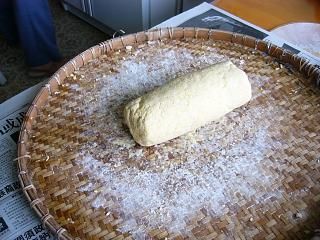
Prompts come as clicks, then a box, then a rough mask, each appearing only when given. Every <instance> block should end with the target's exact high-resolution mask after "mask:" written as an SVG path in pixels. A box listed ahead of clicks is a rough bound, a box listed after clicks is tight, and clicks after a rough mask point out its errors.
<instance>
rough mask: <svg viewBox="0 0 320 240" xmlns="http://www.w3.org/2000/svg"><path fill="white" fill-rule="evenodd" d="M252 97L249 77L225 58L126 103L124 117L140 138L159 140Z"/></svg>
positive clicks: (145, 141)
mask: <svg viewBox="0 0 320 240" xmlns="http://www.w3.org/2000/svg"><path fill="white" fill-rule="evenodd" d="M250 98H251V85H250V83H249V81H248V77H247V75H246V74H245V72H243V71H242V70H241V69H239V68H237V67H236V66H235V65H234V64H233V63H232V62H230V61H226V62H221V63H218V64H215V65H212V66H209V67H207V68H204V69H201V70H199V71H195V72H191V73H188V74H186V75H184V76H181V77H178V78H176V79H174V80H172V81H169V82H168V83H166V84H164V85H163V86H160V87H158V88H156V89H155V90H153V91H151V92H149V93H147V94H145V95H143V96H141V97H139V98H137V99H135V100H133V101H131V102H130V103H128V104H127V105H126V106H125V109H124V120H125V123H126V124H127V126H128V127H129V129H130V132H131V134H132V136H133V138H134V140H135V141H136V142H138V143H139V144H140V145H142V146H151V145H155V144H159V143H162V142H165V141H168V140H170V139H173V138H176V137H178V136H180V135H182V134H185V133H187V132H190V131H192V130H195V129H197V128H199V127H201V126H203V125H205V124H207V123H209V122H211V121H214V120H217V119H219V118H221V117H222V116H223V115H225V114H227V113H228V112H230V111H232V110H234V109H235V108H237V107H240V106H241V105H243V104H245V103H247V102H248V101H249V100H250Z"/></svg>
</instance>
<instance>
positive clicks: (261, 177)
mask: <svg viewBox="0 0 320 240" xmlns="http://www.w3.org/2000/svg"><path fill="white" fill-rule="evenodd" d="M204 50H205V49H204ZM139 51H140V50H139V49H136V50H132V57H131V58H130V57H129V58H127V59H124V60H123V61H122V63H121V66H118V69H120V70H119V72H116V73H114V74H111V75H108V76H101V77H100V78H98V79H97V84H99V86H100V88H98V89H99V90H94V91H97V92H96V93H95V95H96V96H98V100H97V103H96V104H92V105H90V104H89V103H91V99H90V98H89V97H85V100H84V101H87V105H88V106H89V107H87V108H86V111H85V115H86V116H87V118H88V119H91V118H94V121H93V122H92V124H93V126H92V129H91V130H90V131H89V130H88V132H87V133H86V134H87V135H90V136H91V135H95V133H96V135H99V136H100V137H99V138H97V140H96V142H93V143H88V144H87V145H86V146H85V147H83V148H82V151H81V152H80V153H79V157H78V159H77V161H78V163H79V165H81V166H82V168H83V172H84V173H85V174H86V175H87V176H88V177H89V180H90V182H91V183H89V184H87V185H85V186H82V187H80V188H79V189H78V190H79V191H83V192H88V193H90V194H89V198H91V199H92V201H91V204H92V207H93V208H104V209H106V211H107V213H106V218H108V217H110V215H112V216H116V217H117V218H118V219H119V224H118V230H119V231H121V232H129V233H131V234H132V235H133V236H134V238H136V239H145V237H146V236H148V233H149V232H150V231H151V230H153V229H156V228H159V229H160V228H164V229H167V230H168V231H169V232H172V233H175V232H181V233H184V234H185V235H186V236H189V233H188V231H184V229H186V228H187V226H188V223H189V222H190V221H193V219H194V218H195V217H196V216H202V217H201V219H200V222H201V221H205V217H206V216H211V217H219V216H222V215H223V214H225V213H227V212H228V211H231V210H230V209H232V207H233V206H241V204H242V202H243V200H244V199H251V200H252V201H253V202H254V203H255V204H259V203H261V202H263V201H265V200H266V199H268V198H270V197H272V196H274V195H276V194H277V192H272V191H270V190H269V189H270V186H271V185H272V184H273V183H274V178H275V177H278V176H275V175H274V174H275V173H272V174H273V175H271V174H270V171H271V170H270V165H268V164H267V163H266V162H265V161H264V159H265V157H266V156H267V155H268V153H269V152H270V150H271V149H274V148H277V147H279V146H278V145H281V143H280V139H279V141H275V140H274V139H271V136H272V134H270V133H271V132H273V131H277V129H276V127H277V126H276V123H275V122H274V121H273V116H271V114H269V109H268V107H267V106H254V105H253V106H250V103H249V106H244V107H241V108H240V109H238V110H235V111H233V112H231V113H229V114H228V115H227V116H225V117H224V118H222V119H220V121H218V122H215V123H210V124H208V125H206V126H204V127H202V128H200V129H198V130H196V131H194V132H191V133H189V134H186V135H183V136H181V137H179V138H176V139H173V140H170V141H168V142H166V143H162V144H159V145H156V146H153V147H150V148H143V147H141V146H139V145H137V144H136V143H135V142H134V141H133V140H132V137H131V136H130V133H129V132H128V130H127V129H126V128H125V127H124V126H123V124H122V110H123V106H124V105H125V104H126V103H127V102H129V101H130V100H132V99H134V98H136V97H137V96H140V95H142V94H144V93H145V92H147V91H150V90H152V89H154V88H155V87H157V86H160V85H162V84H164V83H165V82H166V81H168V80H170V79H173V78H174V77H176V76H179V75H181V74H185V73H186V72H189V71H192V70H194V69H199V68H202V67H205V66H208V65H210V64H214V63H216V62H220V61H222V60H225V57H224V56H222V55H220V54H218V53H216V52H215V51H214V50H212V49H211V50H210V51H204V52H205V53H202V54H199V55H197V54H195V53H193V52H192V51H191V50H188V49H183V48H181V49H177V50H170V49H169V50H168V49H166V50H164V49H157V48H155V49H154V50H153V51H154V56H149V57H148V59H144V58H142V57H141V54H140V53H141V52H139ZM233 62H234V63H235V64H236V65H238V66H239V67H240V68H245V67H246V64H245V61H244V60H240V59H239V61H236V60H235V61H233ZM268 81H269V79H268V78H264V79H261V81H260V82H259V81H258V80H257V79H255V82H256V85H255V84H254V83H253V82H252V84H253V88H252V89H253V95H254V96H258V95H259V96H260V95H262V94H265V93H264V92H263V91H262V90H261V88H262V87H263V85H264V83H266V82H268ZM270 112H272V111H270ZM159 127H161V123H159ZM274 166H276V163H274ZM271 176H272V177H271ZM92 183H95V184H92ZM97 186H98V187H97ZM97 188H98V189H99V190H98V191H94V190H96V189H97ZM190 236H192V235H190Z"/></svg>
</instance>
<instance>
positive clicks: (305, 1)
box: [213, 0, 320, 30]
mask: <svg viewBox="0 0 320 240" xmlns="http://www.w3.org/2000/svg"><path fill="white" fill-rule="evenodd" d="M213 4H214V5H215V6H217V7H219V8H222V9H224V10H226V11H228V12H230V13H232V14H234V15H236V16H238V17H240V18H242V19H245V20H247V21H249V22H251V23H253V24H256V25H258V26H260V27H262V28H265V29H267V30H271V29H273V28H275V27H278V26H280V25H284V24H287V23H290V22H320V1H319V0H285V1H279V0H266V1H261V0H216V1H214V2H213Z"/></svg>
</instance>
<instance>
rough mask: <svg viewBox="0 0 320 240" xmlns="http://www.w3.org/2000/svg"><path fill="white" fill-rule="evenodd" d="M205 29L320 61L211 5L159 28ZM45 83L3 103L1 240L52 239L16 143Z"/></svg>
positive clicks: (0, 129)
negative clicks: (25, 184) (23, 174)
mask: <svg viewBox="0 0 320 240" xmlns="http://www.w3.org/2000/svg"><path fill="white" fill-rule="evenodd" d="M177 26H181V27H205V28H212V29H221V30H228V31H234V32H237V33H243V34H247V35H251V36H253V37H256V38H258V39H263V40H266V41H270V42H272V43H274V44H276V45H277V46H281V47H284V48H286V49H287V50H289V51H292V52H294V53H296V54H298V55H301V56H303V57H305V58H307V59H309V61H310V62H311V63H313V64H317V65H320V59H319V58H316V57H314V56H312V55H310V54H309V53H307V52H305V51H303V50H301V49H299V48H298V47H296V46H294V45H292V44H290V43H288V42H285V41H284V40H282V39H280V38H278V37H276V36H274V35H273V34H271V33H270V32H268V31H266V30H264V29H261V28H259V27H257V26H255V25H253V24H251V23H249V22H246V21H244V20H243V19H240V18H238V17H236V16H234V15H232V14H230V13H228V12H226V11H223V10H221V9H219V8H217V7H214V6H213V5H211V4H208V3H203V4H200V5H199V6H197V7H195V8H192V9H190V10H188V11H186V12H184V13H182V14H179V15H177V16H175V17H173V18H170V19H169V20H167V21H165V22H163V23H161V24H159V25H157V26H156V27H155V28H160V27H177ZM42 85H43V83H41V84H38V85H36V86H34V87H32V88H29V89H28V90H26V91H24V92H22V93H20V94H18V95H16V96H15V97H13V98H11V99H9V100H8V101H6V102H4V103H2V104H0V240H49V239H50V240H53V239H55V238H54V237H53V236H52V235H51V234H49V233H48V232H47V230H45V229H44V228H43V226H42V225H41V223H40V219H39V218H38V217H37V216H36V215H35V213H34V212H33V210H32V209H31V207H30V205H29V203H28V202H27V200H26V198H25V196H24V195H23V193H22V190H21V187H20V184H19V182H18V177H17V165H16V162H15V161H14V159H15V158H16V157H17V141H18V136H19V131H20V126H21V124H22V121H23V118H24V115H25V113H26V111H27V109H28V107H29V106H30V104H31V102H32V99H33V98H34V96H35V95H36V93H37V92H38V91H39V89H40V88H41V86H42Z"/></svg>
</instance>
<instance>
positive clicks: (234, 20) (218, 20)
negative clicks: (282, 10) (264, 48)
mask: <svg viewBox="0 0 320 240" xmlns="http://www.w3.org/2000/svg"><path fill="white" fill-rule="evenodd" d="M163 27H199V28H201V27H202V28H211V29H220V30H225V31H231V32H236V33H242V34H246V35H249V36H252V37H255V38H258V39H261V40H265V41H269V42H271V43H273V44H275V45H277V46H278V47H282V48H285V49H286V50H288V51H291V52H292V53H294V54H297V55H298V56H301V57H304V58H306V59H308V60H309V61H310V63H312V64H314V65H317V66H320V58H318V57H316V56H314V55H312V54H311V53H308V52H306V51H305V50H303V49H301V48H299V47H297V46H295V45H294V44H292V43H289V42H287V41H285V40H283V39H281V38H279V37H277V36H276V35H275V34H273V33H271V32H269V31H266V30H264V29H262V28H260V27H258V26H256V25H254V24H252V23H249V22H247V21H245V20H243V19H241V18H239V17H237V16H235V15H233V14H231V13H229V12H226V11H224V10H222V9H220V8H218V7H215V6H213V5H212V4H209V3H206V2H204V3H202V4H200V5H198V6H197V7H194V8H192V9H190V10H189V11H186V12H184V13H181V14H179V15H177V16H175V17H173V18H171V19H169V20H167V21H164V22H162V23H160V24H159V25H157V26H155V27H154V28H163Z"/></svg>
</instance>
